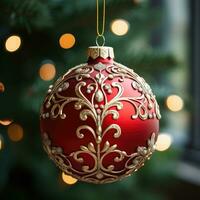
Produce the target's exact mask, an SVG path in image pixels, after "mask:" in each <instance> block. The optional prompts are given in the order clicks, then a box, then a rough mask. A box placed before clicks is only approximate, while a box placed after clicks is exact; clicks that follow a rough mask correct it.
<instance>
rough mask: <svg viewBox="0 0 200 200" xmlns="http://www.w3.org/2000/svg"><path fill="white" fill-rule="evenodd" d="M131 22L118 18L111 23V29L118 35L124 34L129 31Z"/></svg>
mask: <svg viewBox="0 0 200 200" xmlns="http://www.w3.org/2000/svg"><path fill="white" fill-rule="evenodd" d="M128 30H129V23H128V21H126V20H124V19H116V20H114V21H113V22H112V23H111V31H112V32H113V33H114V34H115V35H118V36H123V35H126V34H127V33H128Z"/></svg>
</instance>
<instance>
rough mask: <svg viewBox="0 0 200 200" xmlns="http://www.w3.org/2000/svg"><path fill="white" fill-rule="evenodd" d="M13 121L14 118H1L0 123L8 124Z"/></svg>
mask: <svg viewBox="0 0 200 200" xmlns="http://www.w3.org/2000/svg"><path fill="white" fill-rule="evenodd" d="M11 123H12V120H11V119H1V120H0V124H1V125H3V126H8V125H10V124H11Z"/></svg>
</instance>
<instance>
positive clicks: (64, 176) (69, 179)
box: [62, 172, 78, 185]
mask: <svg viewBox="0 0 200 200" xmlns="http://www.w3.org/2000/svg"><path fill="white" fill-rule="evenodd" d="M62 179H63V181H64V182H65V183H67V184H68V185H73V184H75V183H76V182H77V181H78V180H77V179H75V178H73V177H72V176H69V175H67V174H65V173H64V172H62Z"/></svg>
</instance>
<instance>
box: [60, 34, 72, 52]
mask: <svg viewBox="0 0 200 200" xmlns="http://www.w3.org/2000/svg"><path fill="white" fill-rule="evenodd" d="M75 42H76V39H75V37H74V35H72V34H71V33H66V34H63V35H61V37H60V39H59V44H60V46H61V47H62V48H63V49H69V48H72V47H73V46H74V44H75Z"/></svg>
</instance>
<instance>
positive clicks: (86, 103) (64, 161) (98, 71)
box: [41, 62, 161, 183]
mask: <svg viewBox="0 0 200 200" xmlns="http://www.w3.org/2000/svg"><path fill="white" fill-rule="evenodd" d="M72 79H73V80H76V81H77V84H76V85H75V95H74V96H73V97H71V96H69V97H66V96H65V95H64V94H63V93H62V92H63V91H65V90H68V88H69V87H70V80H72ZM125 79H129V80H131V87H132V89H133V90H135V91H137V94H138V95H135V96H130V97H127V96H123V93H124V87H123V82H124V81H125ZM88 80H89V82H88ZM114 90H115V91H117V92H115V93H116V95H115V96H114V97H113V98H112V99H109V100H108V98H107V95H108V94H113V91H114ZM85 91H86V92H85ZM89 95H90V98H89V97H88V96H89ZM71 102H73V103H74V109H75V110H78V111H80V113H79V116H80V120H82V121H87V119H88V118H91V119H92V120H93V121H94V122H95V127H91V126H89V125H87V124H86V125H82V126H79V127H77V130H76V136H77V138H79V139H83V138H84V137H85V134H86V132H87V134H90V135H91V136H92V137H93V139H94V141H91V142H90V143H89V144H87V146H80V149H79V150H77V151H76V152H71V153H70V155H65V153H64V152H63V150H62V148H61V147H54V146H52V145H51V140H50V138H49V137H48V133H44V134H43V135H44V138H43V139H44V140H43V142H44V148H45V150H46V152H47V153H48V155H49V156H50V158H51V159H52V160H54V162H55V163H56V164H57V165H58V167H59V168H60V169H61V170H63V171H65V172H66V173H67V174H70V175H72V176H74V177H76V178H78V179H79V180H82V181H86V182H91V183H110V182H114V181H116V180H119V179H121V178H123V177H126V176H128V175H129V174H131V173H132V172H134V171H137V170H138V169H139V168H140V167H141V166H142V165H143V164H144V161H145V160H146V159H149V158H150V156H151V154H152V152H153V151H154V144H155V138H156V134H155V133H152V136H151V138H150V139H149V140H148V144H147V147H138V148H137V152H135V153H133V154H130V155H128V154H127V153H126V152H125V151H123V150H120V149H118V147H117V145H116V144H110V142H109V141H105V142H104V143H103V144H102V141H103V138H104V137H105V135H107V134H110V133H109V132H110V130H112V134H113V137H114V138H119V137H120V135H121V134H122V130H121V128H120V126H119V125H117V124H110V125H109V126H108V127H106V128H105V129H103V128H102V127H103V124H104V121H105V119H106V118H107V116H111V117H112V119H113V120H117V119H119V111H120V110H122V109H123V106H124V103H125V102H126V103H129V104H130V105H132V107H133V108H134V113H133V114H132V115H131V116H130V117H131V118H132V120H135V119H137V118H140V119H141V120H147V119H152V118H157V119H160V117H161V116H160V111H159V106H158V104H157V102H156V99H155V96H154V95H153V93H152V91H151V88H150V87H149V85H148V84H147V83H146V82H145V81H144V79H143V78H141V77H140V76H138V75H137V74H136V73H135V72H134V71H133V70H131V69H129V68H127V67H125V66H123V65H121V64H119V63H116V62H115V63H113V64H112V65H104V64H102V63H98V64H96V65H94V66H91V65H89V64H81V65H79V66H77V67H75V68H72V69H71V70H70V71H68V72H67V73H66V74H65V75H64V76H62V77H61V78H60V79H58V81H57V82H56V83H55V84H54V86H50V87H49V90H48V95H47V97H46V99H45V104H44V105H45V109H44V108H42V110H41V117H42V118H43V119H46V118H50V119H55V118H58V117H60V118H61V119H65V118H66V115H67V113H65V112H64V108H65V106H66V105H67V104H69V103H71ZM44 110H46V111H45V112H44ZM83 155H87V156H89V157H90V158H91V159H92V160H93V161H94V164H93V166H89V165H83V166H82V168H81V170H77V169H75V168H74V167H73V166H72V163H71V160H72V159H73V160H74V161H76V162H77V163H80V164H81V163H83V162H84V157H83ZM109 155H115V158H114V162H113V163H114V164H112V165H109V166H104V162H103V161H104V159H105V158H106V157H107V156H109ZM122 161H123V162H125V166H124V168H123V169H120V170H119V169H117V167H116V165H117V163H119V162H122ZM115 164H116V165H115Z"/></svg>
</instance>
